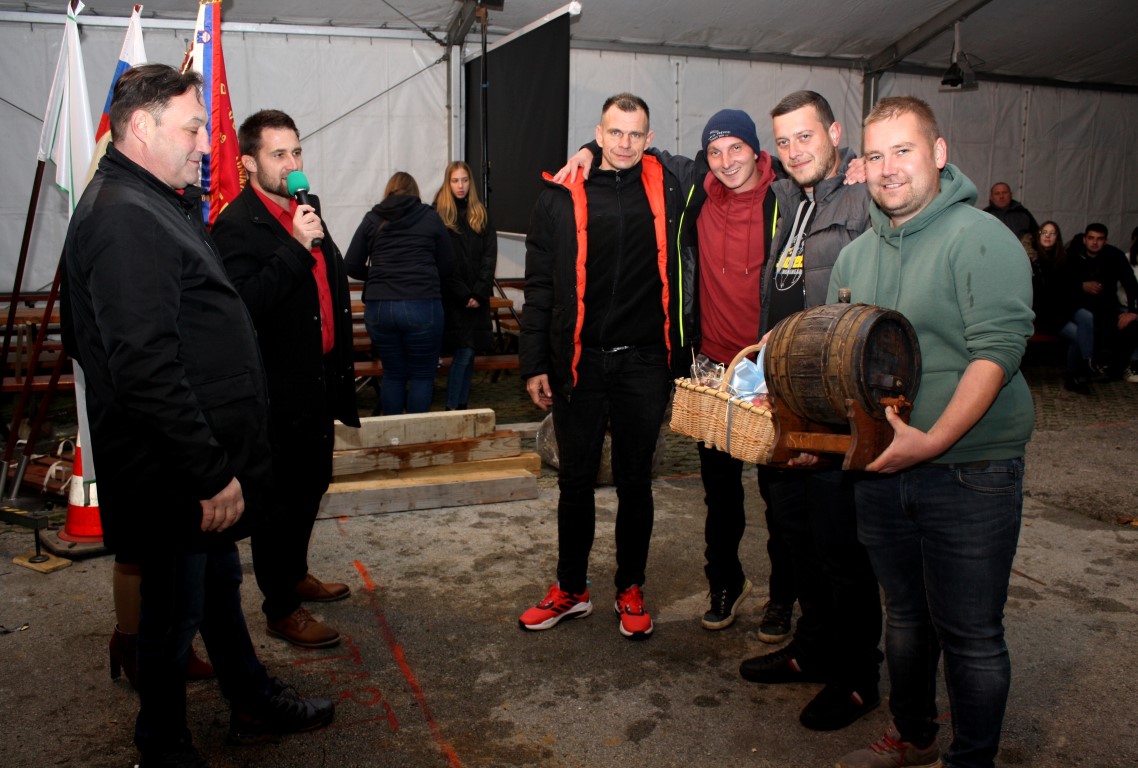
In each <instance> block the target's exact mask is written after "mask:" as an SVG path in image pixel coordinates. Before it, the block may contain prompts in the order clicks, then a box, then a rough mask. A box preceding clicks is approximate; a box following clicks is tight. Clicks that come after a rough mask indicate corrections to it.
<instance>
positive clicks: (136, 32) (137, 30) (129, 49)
mask: <svg viewBox="0 0 1138 768" xmlns="http://www.w3.org/2000/svg"><path fill="white" fill-rule="evenodd" d="M145 63H146V46H145V45H144V44H143V42H142V6H141V5H136V6H134V13H132V14H131V15H130V23H129V24H127V26H126V39H124V40H123V42H122V50H121V51H119V62H118V65H117V66H116V67H115V74H114V76H113V77H112V78H111V87H110V88H108V89H107V103H106V104H104V105H103V116H102V117H101V118H100V119H99V127H98V128H96V129H95V141H99V140H100V139H102V138H103V136H104V135H106V134H107V133H108V132H109V131H110V130H111V98H112V97H114V95H115V83H117V82H118V81H119V78H120V77H122V73H123V72H126V71H127V70H128V69H130V68H131V67H137V66H138V65H139V64H145Z"/></svg>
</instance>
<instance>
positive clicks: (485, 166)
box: [476, 5, 490, 207]
mask: <svg viewBox="0 0 1138 768" xmlns="http://www.w3.org/2000/svg"><path fill="white" fill-rule="evenodd" d="M476 13H477V15H478V20H479V21H480V22H481V23H482V67H481V70H482V87H481V89H479V90H480V93H479V100H480V101H481V102H482V204H483V205H485V206H486V207H489V206H490V114H489V110H490V99H489V90H490V62H488V61H486V59H487V58H489V57H488V55H487V52H486V27H487V26H488V25H489V23H490V20H489V13H487V11H486V6H484V5H480V6H478V10H477V11H476Z"/></svg>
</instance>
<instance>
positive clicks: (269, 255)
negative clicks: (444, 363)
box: [211, 110, 360, 648]
mask: <svg viewBox="0 0 1138 768" xmlns="http://www.w3.org/2000/svg"><path fill="white" fill-rule="evenodd" d="M238 141H239V142H240V144H241V162H242V163H243V164H244V166H245V170H246V171H247V172H248V174H249V184H248V185H246V187H245V189H244V190H243V191H242V192H241V194H240V195H238V196H237V198H236V199H235V200H234V201H233V202H232V203H230V204H229V206H227V207H226V209H225V210H224V211H222V212H221V215H220V216H218V218H217V221H216V222H215V223H214V225H213V231H212V233H211V234H212V235H213V239H214V241H215V242H216V243H217V246H218V249H219V250H220V251H221V258H222V260H223V262H224V264H225V270H226V272H228V274H229V279H230V280H232V281H233V285H234V286H235V287H236V288H237V291H238V293H240V294H241V298H242V299H243V300H244V302H245V306H246V307H248V309H249V314H250V315H251V316H252V318H253V325H254V327H255V328H256V329H257V341H258V343H259V344H260V347H261V359H262V361H263V362H264V365H265V374H266V375H267V377H268V381H269V405H270V412H271V417H272V419H271V422H270V424H271V428H270V432H271V436H272V457H273V478H274V479H273V482H272V485H271V487H270V489H269V509H268V518H267V520H266V521H265V524H264V525H262V526H260V527H259V528H258V529H257V530H256V531H255V532H254V533H253V572H254V573H255V574H256V576H257V584H258V585H259V586H260V588H261V592H262V593H263V594H264V596H265V600H264V602H263V603H262V606H261V607H262V610H263V611H264V613H265V617H266V619H267V621H268V631H269V634H270V635H273V636H274V637H279V638H281V639H283V640H287V641H288V642H290V643H293V644H294V645H299V646H301V647H304V648H322V647H325V646H330V645H335V644H336V643H338V642H340V634H339V633H338V632H337V631H336V630H334V629H332V628H331V627H329V626H327V625H325V624H323V623H322V622H320V621H317V620H316V619H315V618H313V617H312V614H311V613H309V612H308V610H307V609H306V608H304V607H302V606H301V601H302V600H303V601H315V602H331V601H334V600H342V599H344V598H346V597H347V596H348V594H349V589H348V585H347V584H337V583H325V582H322V581H320V580H319V579H318V578H316V577H315V576H313V575H312V574H311V573H309V571H308V540H309V538H310V537H311V535H312V526H313V524H314V523H315V522H316V513H317V511H318V510H319V507H320V499H321V497H322V496H323V495H324V492H325V491H326V490H327V489H328V483H329V481H330V480H331V477H332V438H333V424H334V420H336V419H339V420H340V421H341V422H343V423H344V424H347V425H348V426H353V427H358V426H359V423H360V420H359V415H358V414H357V412H356V397H355V377H354V372H353V362H352V308H351V299H350V297H349V295H348V280H347V277H346V276H345V274H344V269H343V263H342V259H341V256H340V252H339V250H338V249H337V248H336V244H335V243H334V242H332V238H331V236H330V235H329V234H328V230H327V227H325V226H324V223H323V222H322V221H321V219H320V216H319V205H320V201H319V200H318V199H317V198H316V197H315V196H311V197H310V198H309V201H310V203H311V204H309V205H300V204H299V203H298V202H297V201H296V200H294V199H292V197H291V196H290V195H289V194H288V183H287V177H288V175H289V174H290V173H292V172H293V171H300V170H302V169H303V168H304V160H303V156H302V154H301V147H300V136H299V133H298V132H297V130H296V124H295V123H293V121H292V118H290V117H289V116H288V115H286V114H285V113H284V112H281V111H279V110H262V111H260V112H257V113H255V114H253V115H250V116H249V118H248V119H246V120H245V122H244V123H242V125H241V130H240V131H239V132H238Z"/></svg>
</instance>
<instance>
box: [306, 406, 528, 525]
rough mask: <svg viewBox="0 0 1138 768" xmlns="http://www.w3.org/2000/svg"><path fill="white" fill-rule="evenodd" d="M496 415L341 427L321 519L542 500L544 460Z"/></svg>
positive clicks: (378, 419) (425, 416)
mask: <svg viewBox="0 0 1138 768" xmlns="http://www.w3.org/2000/svg"><path fill="white" fill-rule="evenodd" d="M521 440H522V438H521V435H520V434H519V433H518V432H516V431H512V430H499V429H497V428H496V426H495V417H494V411H492V410H490V409H488V408H482V409H476V410H469V411H445V412H434V413H417V414H411V415H407V416H374V417H371V418H366V419H362V425H361V427H360V428H359V429H353V428H351V427H345V426H343V425H342V424H337V425H336V438H335V445H334V446H333V448H334V451H333V454H332V484H331V486H329V488H328V492H327V493H326V494H324V500H323V501H322V502H321V505H320V516H321V517H342V516H349V517H350V516H353V515H370V514H375V513H377V512H402V511H405V510H411V509H434V508H437V507H454V506H467V505H470V504H491V503H496V502H502V501H516V500H518V499H535V498H537V478H538V476H539V475H540V474H541V458H540V457H539V456H538V455H537V454H536V453H532V452H527V453H523V452H522V450H521Z"/></svg>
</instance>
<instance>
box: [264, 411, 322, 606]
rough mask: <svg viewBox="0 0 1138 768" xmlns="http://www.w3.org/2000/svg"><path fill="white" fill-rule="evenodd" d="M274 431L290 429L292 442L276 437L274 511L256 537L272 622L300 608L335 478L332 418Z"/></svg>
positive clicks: (271, 502) (288, 436)
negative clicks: (300, 586) (324, 502)
mask: <svg viewBox="0 0 1138 768" xmlns="http://www.w3.org/2000/svg"><path fill="white" fill-rule="evenodd" d="M274 428H275V429H277V430H289V431H286V432H285V437H286V439H281V440H278V439H277V436H274V439H275V442H274V446H273V485H272V489H271V490H270V492H269V495H268V500H269V508H268V513H267V514H266V515H265V518H264V520H263V521H262V522H261V524H260V525H259V526H258V527H257V529H256V530H255V531H254V532H253V536H252V538H251V542H252V545H253V574H254V575H255V576H256V578H257V586H258V587H260V589H261V594H263V595H264V596H265V599H264V601H263V602H262V603H261V610H262V611H264V613H265V616H266V618H268V620H269V621H277V620H280V619H283V618H285V617H286V616H288V615H289V614H290V613H292V612H293V611H295V610H296V609H297V608H299V607H300V599H299V598H298V597H297V596H296V591H295V588H296V585H297V583H298V582H300V581H301V580H303V579H304V577H305V576H306V575H307V574H308V540H309V539H310V538H311V537H312V526H313V525H314V524H315V522H316V514H317V512H318V511H319V508H320V499H321V497H323V496H324V492H325V491H326V490H328V483H329V481H330V479H331V477H332V438H333V431H332V430H333V424H332V421H331V419H328V420H327V422H326V423H325V424H324V425H323V428H320V427H319V426H318V427H317V428H315V429H313V428H311V426H310V425H308V426H305V425H288V424H285V425H277V426H275V427H274ZM305 435H306V436H307V437H303V436H305Z"/></svg>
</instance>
